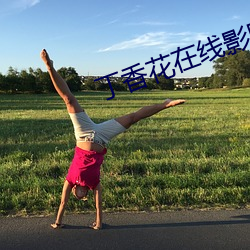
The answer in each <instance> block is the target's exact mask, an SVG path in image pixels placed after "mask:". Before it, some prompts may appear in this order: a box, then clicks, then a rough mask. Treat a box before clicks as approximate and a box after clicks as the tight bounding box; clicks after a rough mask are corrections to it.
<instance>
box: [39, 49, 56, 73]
mask: <svg viewBox="0 0 250 250" xmlns="http://www.w3.org/2000/svg"><path fill="white" fill-rule="evenodd" d="M40 56H41V58H42V60H43V62H44V63H45V66H46V67H47V69H48V70H50V69H51V68H53V61H52V60H51V59H50V58H49V54H48V53H47V51H46V50H45V49H43V50H42V51H41V53H40Z"/></svg>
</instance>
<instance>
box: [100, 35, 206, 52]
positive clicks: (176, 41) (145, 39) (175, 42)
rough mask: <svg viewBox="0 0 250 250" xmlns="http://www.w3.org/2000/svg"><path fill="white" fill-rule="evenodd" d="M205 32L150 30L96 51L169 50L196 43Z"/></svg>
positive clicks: (204, 36) (203, 36)
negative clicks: (148, 48)
mask: <svg viewBox="0 0 250 250" xmlns="http://www.w3.org/2000/svg"><path fill="white" fill-rule="evenodd" d="M207 36H208V35H207V33H192V32H179V33H167V32H151V33H145V34H143V35H140V36H138V37H136V38H134V39H131V40H127V41H123V42H120V43H116V44H114V45H111V46H110V47H107V48H104V49H100V50H98V52H108V51H118V50H127V49H134V48H145V47H153V46H154V47H158V48H159V49H160V50H162V51H166V50H170V49H172V48H176V47H178V46H189V45H192V43H195V44H196V43H198V41H199V40H201V41H204V40H206V38H207Z"/></svg>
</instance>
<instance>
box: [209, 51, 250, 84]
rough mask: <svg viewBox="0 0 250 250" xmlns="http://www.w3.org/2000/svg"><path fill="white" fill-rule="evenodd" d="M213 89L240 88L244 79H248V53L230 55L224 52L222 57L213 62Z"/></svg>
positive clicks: (249, 71) (249, 64)
mask: <svg viewBox="0 0 250 250" xmlns="http://www.w3.org/2000/svg"><path fill="white" fill-rule="evenodd" d="M213 67H214V69H215V75H214V82H213V85H214V87H222V86H224V85H226V86H240V85H242V83H243V80H244V79H245V78H250V51H239V50H237V53H236V54H235V55H231V54H230V51H226V53H225V56H224V57H220V58H218V59H216V60H215V61H214V66H213Z"/></svg>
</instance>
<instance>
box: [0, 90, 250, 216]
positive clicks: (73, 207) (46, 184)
mask: <svg viewBox="0 0 250 250" xmlns="http://www.w3.org/2000/svg"><path fill="white" fill-rule="evenodd" d="M76 96H77V99H78V100H79V102H80V103H81V104H82V106H83V107H84V109H85V110H86V111H87V113H88V114H89V116H90V117H91V118H92V119H93V120H94V121H95V122H101V121H104V120H107V119H110V118H113V117H117V116H121V115H123V114H126V113H129V112H132V111H135V110H137V109H139V108H140V107H142V106H144V105H150V104H153V103H159V102H161V101H162V100H164V99H166V98H167V97H171V98H185V99H186V100H187V103H186V104H185V105H182V106H179V107H175V108H172V109H168V110H165V111H163V112H160V113H158V114H157V115H155V116H154V117H151V118H148V119H145V120H143V121H140V122H139V123H138V124H136V125H134V126H133V127H131V128H130V129H129V130H128V131H126V132H125V133H123V134H121V135H119V136H118V137H117V138H115V139H113V141H112V142H111V143H110V144H109V148H108V152H107V155H106V157H105V162H104V164H103V167H102V184H103V207H104V209H105V210H107V211H115V210H136V211H138V210H162V209H176V208H209V207H244V206H248V205H249V202H250V133H249V132H250V116H249V111H250V98H249V96H250V89H234V90H208V91H173V92H170V91H152V92H150V91H145V92H140V91H137V92H134V93H133V94H131V93H125V92H124V93H119V92H117V93H116V97H115V99H113V100H110V101H107V100H106V98H108V97H110V93H105V92H83V93H78V94H76ZM0 97H1V99H0V121H1V126H0V139H1V140H0V175H1V176H0V177H1V178H0V190H1V192H0V213H1V214H4V215H6V214H11V213H19V214H20V213H21V214H31V213H33V214H34V213H35V214H36V213H51V212H55V211H56V210H57V207H58V205H59V202H60V195H61V189H62V185H63V182H64V178H65V175H66V173H67V169H68V167H69V164H70V162H71V159H72V157H73V150H74V146H75V140H74V134H73V128H72V124H71V121H70V119H69V116H68V114H67V112H66V109H65V106H64V104H63V102H62V101H61V99H60V98H59V97H58V96H57V95H0ZM92 210H94V204H93V199H92V198H90V199H89V201H88V202H87V203H83V202H79V201H77V200H75V199H74V198H73V197H72V198H71V199H70V201H69V204H68V207H67V211H71V212H78V211H92Z"/></svg>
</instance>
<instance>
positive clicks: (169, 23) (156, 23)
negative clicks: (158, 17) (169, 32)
mask: <svg viewBox="0 0 250 250" xmlns="http://www.w3.org/2000/svg"><path fill="white" fill-rule="evenodd" d="M124 25H126V26H141V25H148V26H170V25H176V23H175V22H156V21H143V22H137V23H125V24H124Z"/></svg>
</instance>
